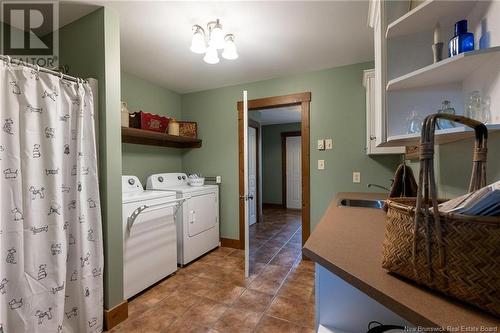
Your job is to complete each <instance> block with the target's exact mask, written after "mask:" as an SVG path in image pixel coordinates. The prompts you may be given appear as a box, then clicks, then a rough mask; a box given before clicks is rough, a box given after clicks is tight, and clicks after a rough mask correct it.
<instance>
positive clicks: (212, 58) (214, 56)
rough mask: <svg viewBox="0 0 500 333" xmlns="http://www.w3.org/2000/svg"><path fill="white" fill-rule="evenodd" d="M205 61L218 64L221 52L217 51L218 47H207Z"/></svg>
mask: <svg viewBox="0 0 500 333" xmlns="http://www.w3.org/2000/svg"><path fill="white" fill-rule="evenodd" d="M203 61H205V62H206V63H207V64H211V65H214V64H218V63H219V54H218V53H217V49H216V48H215V47H210V46H209V47H208V48H207V53H205V56H204V57H203Z"/></svg>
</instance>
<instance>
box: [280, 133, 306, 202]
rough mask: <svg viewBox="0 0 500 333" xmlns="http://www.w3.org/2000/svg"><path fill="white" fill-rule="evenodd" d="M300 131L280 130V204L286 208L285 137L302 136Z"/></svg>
mask: <svg viewBox="0 0 500 333" xmlns="http://www.w3.org/2000/svg"><path fill="white" fill-rule="evenodd" d="M301 133H302V132H301V131H291V132H281V204H282V205H283V209H286V197H287V193H286V191H287V188H286V138H288V137H291V136H302V134H301Z"/></svg>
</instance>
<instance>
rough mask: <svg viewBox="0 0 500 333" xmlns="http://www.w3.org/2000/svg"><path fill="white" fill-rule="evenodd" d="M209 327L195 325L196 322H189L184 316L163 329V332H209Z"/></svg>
mask: <svg viewBox="0 0 500 333" xmlns="http://www.w3.org/2000/svg"><path fill="white" fill-rule="evenodd" d="M208 332H211V330H210V329H209V328H206V327H202V326H198V325H195V323H192V322H187V321H185V320H183V319H182V318H179V319H177V320H176V321H175V322H174V323H173V324H172V325H170V326H169V327H168V328H166V329H165V330H163V332H161V333H208Z"/></svg>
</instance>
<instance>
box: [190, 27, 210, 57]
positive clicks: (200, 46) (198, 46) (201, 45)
mask: <svg viewBox="0 0 500 333" xmlns="http://www.w3.org/2000/svg"><path fill="white" fill-rule="evenodd" d="M190 50H191V51H192V52H194V53H197V54H203V53H205V51H206V50H207V47H206V45H205V36H204V34H203V32H202V31H201V30H197V31H195V33H194V34H193V39H192V41H191V47H190Z"/></svg>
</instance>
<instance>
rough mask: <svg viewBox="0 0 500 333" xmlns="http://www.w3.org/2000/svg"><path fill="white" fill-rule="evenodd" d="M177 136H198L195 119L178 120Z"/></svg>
mask: <svg viewBox="0 0 500 333" xmlns="http://www.w3.org/2000/svg"><path fill="white" fill-rule="evenodd" d="M178 123H179V136H184V137H188V138H193V139H196V138H197V137H198V124H197V123H196V122H195V121H178Z"/></svg>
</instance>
